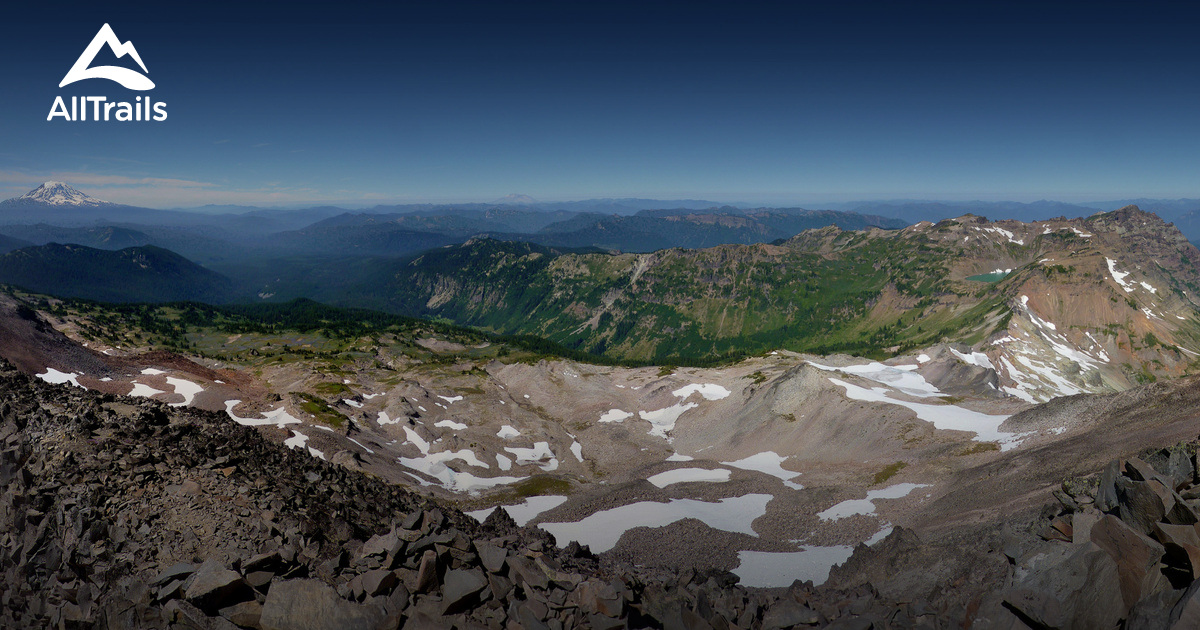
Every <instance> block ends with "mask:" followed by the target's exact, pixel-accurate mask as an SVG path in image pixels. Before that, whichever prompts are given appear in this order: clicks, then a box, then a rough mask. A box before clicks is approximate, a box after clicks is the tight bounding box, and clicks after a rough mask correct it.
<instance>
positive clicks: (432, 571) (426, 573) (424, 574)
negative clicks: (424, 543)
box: [413, 549, 438, 593]
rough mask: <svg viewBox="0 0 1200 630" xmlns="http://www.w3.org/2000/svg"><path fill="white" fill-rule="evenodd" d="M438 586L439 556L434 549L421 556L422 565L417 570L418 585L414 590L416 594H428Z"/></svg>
mask: <svg viewBox="0 0 1200 630" xmlns="http://www.w3.org/2000/svg"><path fill="white" fill-rule="evenodd" d="M437 586H438V574H437V554H436V553H434V552H433V550H432V549H430V550H427V551H426V552H425V553H424V554H423V555H422V556H421V565H420V567H418V568H417V583H416V585H415V588H414V589H413V591H414V592H416V593H428V592H430V591H432V590H434V589H436V588H437Z"/></svg>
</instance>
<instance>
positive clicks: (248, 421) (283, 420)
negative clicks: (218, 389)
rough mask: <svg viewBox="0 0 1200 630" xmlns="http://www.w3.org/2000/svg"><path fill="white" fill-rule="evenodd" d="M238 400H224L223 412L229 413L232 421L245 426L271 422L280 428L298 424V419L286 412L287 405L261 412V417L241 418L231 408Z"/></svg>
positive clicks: (262, 424)
mask: <svg viewBox="0 0 1200 630" xmlns="http://www.w3.org/2000/svg"><path fill="white" fill-rule="evenodd" d="M241 402H242V401H240V400H226V401H225V413H227V414H229V417H230V418H233V421H234V422H236V423H238V424H240V425H243V426H247V427H261V426H266V425H268V424H273V425H275V426H277V427H279V428H280V429H282V428H283V427H284V425H287V424H300V419H299V418H296V417H294V416H292V415H291V414H289V413H288V412H287V407H280V408H278V409H274V410H271V411H268V412H265V413H263V417H262V418H242V417H239V416H238V415H236V414H234V413H233V408H234V407H236V406H238V404H239V403H241Z"/></svg>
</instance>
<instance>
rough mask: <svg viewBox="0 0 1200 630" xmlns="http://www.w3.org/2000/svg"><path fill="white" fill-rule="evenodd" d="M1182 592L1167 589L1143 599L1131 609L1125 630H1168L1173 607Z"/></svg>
mask: <svg viewBox="0 0 1200 630" xmlns="http://www.w3.org/2000/svg"><path fill="white" fill-rule="evenodd" d="M1182 594H1183V591H1176V590H1171V589H1166V590H1162V591H1159V592H1157V593H1155V594H1153V595H1151V596H1149V597H1146V598H1144V599H1142V601H1140V602H1138V603H1137V605H1135V606H1134V607H1133V608H1131V609H1130V610H1129V618H1128V619H1126V620H1125V627H1124V628H1123V630H1166V629H1167V628H1169V627H1170V625H1171V608H1172V607H1173V606H1175V604H1176V602H1178V601H1179V596H1180V595H1182Z"/></svg>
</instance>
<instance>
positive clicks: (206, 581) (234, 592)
mask: <svg viewBox="0 0 1200 630" xmlns="http://www.w3.org/2000/svg"><path fill="white" fill-rule="evenodd" d="M249 590H250V588H249V586H248V585H247V584H246V582H245V580H243V579H242V576H241V575H239V574H238V573H237V571H230V570H229V569H226V568H225V567H224V566H222V565H221V563H219V562H217V561H216V560H206V561H205V562H204V564H202V565H200V568H198V569H196V572H195V573H193V574H192V577H190V578H188V581H187V582H186V583H185V584H184V587H183V596H184V597H185V598H186V599H187V600H188V601H189V602H191V603H193V604H195V605H196V606H197V607H199V608H200V609H201V610H214V611H215V610H216V609H219V608H225V607H227V606H229V605H231V604H234V603H236V602H239V601H243V600H245V599H248V597H249Z"/></svg>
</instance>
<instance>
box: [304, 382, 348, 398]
mask: <svg viewBox="0 0 1200 630" xmlns="http://www.w3.org/2000/svg"><path fill="white" fill-rule="evenodd" d="M313 391H315V392H317V393H318V394H323V395H325V396H338V395H341V394H349V393H351V391H350V388H349V387H346V384H345V383H317V384H316V385H315V386H313Z"/></svg>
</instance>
